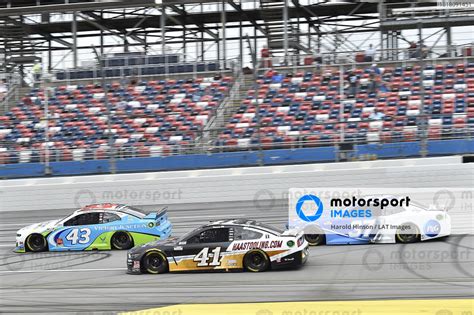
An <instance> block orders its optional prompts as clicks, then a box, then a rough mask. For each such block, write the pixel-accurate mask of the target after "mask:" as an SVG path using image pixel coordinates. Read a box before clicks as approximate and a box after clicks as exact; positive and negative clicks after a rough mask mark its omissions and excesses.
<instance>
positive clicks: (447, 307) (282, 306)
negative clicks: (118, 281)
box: [122, 299, 474, 315]
mask: <svg viewBox="0 0 474 315" xmlns="http://www.w3.org/2000/svg"><path fill="white" fill-rule="evenodd" d="M122 314H123V315H125V314H126V315H214V314H215V315H366V314H368V315H395V314H396V315H399V314H400V315H401V314H403V315H474V299H449V300H447V299H444V300H379V301H333V302H274V303H235V304H180V305H173V306H167V307H160V308H154V309H148V310H142V311H136V312H129V313H122Z"/></svg>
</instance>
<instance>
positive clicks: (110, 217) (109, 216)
mask: <svg viewBox="0 0 474 315" xmlns="http://www.w3.org/2000/svg"><path fill="white" fill-rule="evenodd" d="M101 214H102V219H101V223H109V222H114V221H120V220H121V218H120V217H119V216H118V215H117V214H115V213H111V212H104V213H101Z"/></svg>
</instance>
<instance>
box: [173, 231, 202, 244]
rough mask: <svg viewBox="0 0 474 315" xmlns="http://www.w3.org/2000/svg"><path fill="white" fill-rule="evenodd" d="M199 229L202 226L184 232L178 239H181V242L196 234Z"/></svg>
mask: <svg viewBox="0 0 474 315" xmlns="http://www.w3.org/2000/svg"><path fill="white" fill-rule="evenodd" d="M199 229H200V228H198V229H194V230H192V231H190V232H188V233H186V234H184V235H183V236H181V237H180V238H179V240H178V241H179V242H182V241H185V240H187V239H188V238H189V237H191V236H192V235H194V234H195V233H196V232H197V231H198V230H199Z"/></svg>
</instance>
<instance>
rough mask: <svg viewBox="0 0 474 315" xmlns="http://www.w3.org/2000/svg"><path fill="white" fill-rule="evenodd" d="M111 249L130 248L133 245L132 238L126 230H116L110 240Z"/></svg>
mask: <svg viewBox="0 0 474 315" xmlns="http://www.w3.org/2000/svg"><path fill="white" fill-rule="evenodd" d="M111 244H112V248H113V249H130V248H132V247H133V240H132V237H131V236H130V234H128V233H127V232H116V233H115V234H114V235H113V236H112V240H111Z"/></svg>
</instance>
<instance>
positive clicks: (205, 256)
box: [193, 247, 221, 267]
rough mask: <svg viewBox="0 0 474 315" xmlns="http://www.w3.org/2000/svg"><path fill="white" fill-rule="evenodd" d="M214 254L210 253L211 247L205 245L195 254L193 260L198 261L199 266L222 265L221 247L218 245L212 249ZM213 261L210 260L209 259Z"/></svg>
mask: <svg viewBox="0 0 474 315" xmlns="http://www.w3.org/2000/svg"><path fill="white" fill-rule="evenodd" d="M211 253H212V255H209V247H204V248H203V249H202V250H201V251H200V252H199V254H197V255H196V256H194V259H193V261H195V262H197V263H198V264H197V266H198V267H207V266H213V267H216V266H220V265H221V259H220V258H221V257H220V256H221V248H220V247H216V248H214V249H213V250H212V251H211ZM211 257H212V261H211V262H209V259H211Z"/></svg>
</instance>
